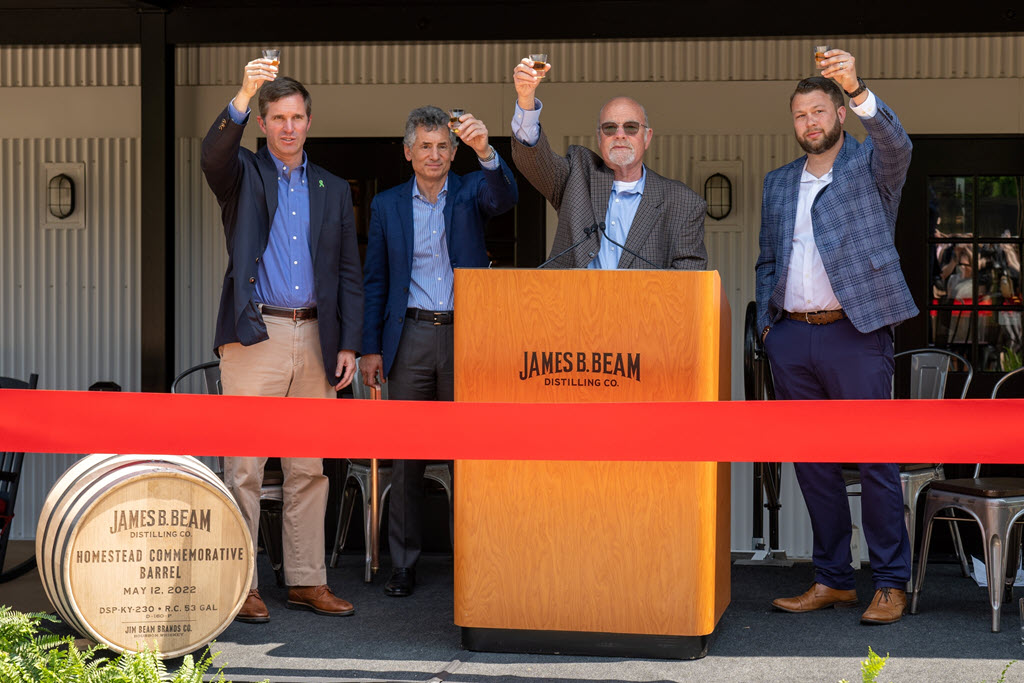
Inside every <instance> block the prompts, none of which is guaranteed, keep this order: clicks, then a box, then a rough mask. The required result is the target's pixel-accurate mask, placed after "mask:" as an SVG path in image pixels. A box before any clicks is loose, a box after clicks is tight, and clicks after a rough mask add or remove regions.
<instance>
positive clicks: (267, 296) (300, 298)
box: [228, 100, 316, 308]
mask: <svg viewBox="0 0 1024 683" xmlns="http://www.w3.org/2000/svg"><path fill="white" fill-rule="evenodd" d="M228 113H229V114H230V115H231V120H232V121H234V122H235V123H237V124H239V125H244V124H245V122H246V120H247V119H248V118H249V110H246V111H245V113H242V112H239V111H238V110H237V109H235V103H234V100H232V101H231V104H230V106H228ZM270 157H271V159H273V160H274V167H275V168H276V169H277V212H276V213H275V214H274V216H273V218H272V219H271V222H270V239H269V241H268V242H267V249H266V251H264V252H263V257H262V258H261V259H260V263H259V266H258V268H257V273H256V302H257V303H261V304H268V305H270V306H279V307H282V308H306V307H312V306H316V291H315V289H314V284H313V256H312V254H311V253H310V247H309V187H308V185H307V183H306V163H307V159H306V153H305V152H303V153H302V165H301V166H298V167H297V168H293V169H289V168H288V167H287V166H285V164H284V162H282V161H281V160H280V159H278V158H277V157H276V156H274V155H273V154H271V155H270Z"/></svg>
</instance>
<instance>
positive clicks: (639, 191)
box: [587, 166, 647, 270]
mask: <svg viewBox="0 0 1024 683" xmlns="http://www.w3.org/2000/svg"><path fill="white" fill-rule="evenodd" d="M646 183H647V167H646V166H644V167H643V168H642V175H641V176H640V180H634V181H633V182H631V183H626V182H623V181H621V180H616V181H614V182H613V183H612V193H611V195H609V196H608V211H607V212H606V213H605V216H604V229H605V231H606V232H607V236H608V237H611V238H612V240H615V241H616V242H618V243H619V244H625V243H626V237H628V236H629V228H630V226H631V225H633V218H634V217H635V216H636V210H637V209H638V208H639V207H640V200H641V199H643V194H644V186H645V184H646ZM604 238H605V236H604V235H601V246H600V248H599V249H598V251H597V256H595V257H594V260H593V261H591V262H590V265H588V266H587V267H588V268H602V269H604V270H615V269H616V268H618V267H619V258H620V257H621V256H622V249H620V248H619V247H617V246H615V245H614V244H612V242H611V240H608V239H604Z"/></svg>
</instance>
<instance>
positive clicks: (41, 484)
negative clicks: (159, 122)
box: [0, 138, 140, 538]
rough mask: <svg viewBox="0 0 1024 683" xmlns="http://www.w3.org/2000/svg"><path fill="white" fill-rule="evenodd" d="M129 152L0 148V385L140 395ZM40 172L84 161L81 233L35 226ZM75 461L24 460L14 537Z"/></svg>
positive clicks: (31, 145)
mask: <svg viewBox="0 0 1024 683" xmlns="http://www.w3.org/2000/svg"><path fill="white" fill-rule="evenodd" d="M138 147H139V146H138V142H137V141H136V140H133V139H128V138H91V139H67V138H60V139H57V138H50V139H24V140H22V139H0V375H6V376H12V377H18V378H22V379H28V376H29V374H31V373H33V372H37V373H39V387H40V388H41V389H74V390H84V389H87V388H88V387H89V385H90V384H92V383H93V382H96V381H98V380H113V381H114V382H117V383H118V384H120V385H121V387H122V388H124V389H125V390H126V391H138V390H139V384H140V368H139V352H138V349H139V280H140V276H139V239H140V229H139V206H138V199H137V197H138V189H139V180H138V174H137V169H138V165H139V150H138ZM46 162H84V164H85V187H84V190H83V188H79V190H80V191H84V193H85V194H86V207H87V212H88V215H87V217H86V227H85V228H84V229H80V230H76V229H63V228H42V227H40V220H41V218H42V211H44V210H45V208H44V207H45V191H44V190H45V188H44V187H43V185H42V183H43V178H42V174H41V168H42V165H43V164H44V163H46ZM75 458H76V456H72V455H54V454H30V455H28V456H27V457H26V462H25V469H24V475H23V477H24V479H23V481H24V482H25V483H24V484H23V485H22V486H21V487H20V491H19V494H18V504H17V508H16V512H15V519H14V523H13V524H14V527H13V530H12V533H13V537H14V538H32V537H33V536H34V534H35V523H36V515H37V514H38V510H39V509H40V508H41V506H42V503H43V499H44V497H45V495H46V492H47V491H48V490H49V488H50V486H51V485H52V484H53V482H54V481H56V479H57V477H58V476H59V475H60V473H61V472H63V471H64V470H65V469H66V468H67V467H68V466H69V465H70V464H71V463H72V462H74V460H75Z"/></svg>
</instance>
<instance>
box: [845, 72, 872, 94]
mask: <svg viewBox="0 0 1024 683" xmlns="http://www.w3.org/2000/svg"><path fill="white" fill-rule="evenodd" d="M867 89H868V86H866V85H864V79H862V78H861V77H860V76H857V89H856V90H854V91H853V92H848V93H846V96H847V97H849V98H850V99H853V98H854V97H856V96H857V95H859V94H861V93H862V92H864V91H865V90H867ZM843 92H846V91H843Z"/></svg>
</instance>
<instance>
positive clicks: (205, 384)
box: [171, 360, 284, 586]
mask: <svg viewBox="0 0 1024 683" xmlns="http://www.w3.org/2000/svg"><path fill="white" fill-rule="evenodd" d="M200 378H201V381H199V380H200ZM190 390H191V391H190ZM171 393H172V394H217V395H220V394H223V393H224V389H223V387H222V386H221V383H220V361H216V360H211V361H206V362H205V363H200V364H199V365H194V366H192V367H191V368H189V369H188V370H185V371H184V372H182V373H181V374H179V375H178V376H177V377H175V378H174V381H173V382H171ZM217 474H218V475H219V476H220V477H221V478H223V476H224V468H223V465H222V466H221V467H220V468H219V471H218V472H217ZM283 484H284V478H283V476H282V475H281V473H280V472H277V471H276V470H268V471H266V472H264V474H263V484H262V485H261V486H260V524H259V535H260V545H262V546H263V550H264V551H265V552H266V553H267V557H268V558H269V559H270V566H271V567H272V568H273V569H274V578H275V579H276V581H277V585H278V586H283V585H284V550H283V549H282V543H281V514H282V508H283V500H284V489H283Z"/></svg>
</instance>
